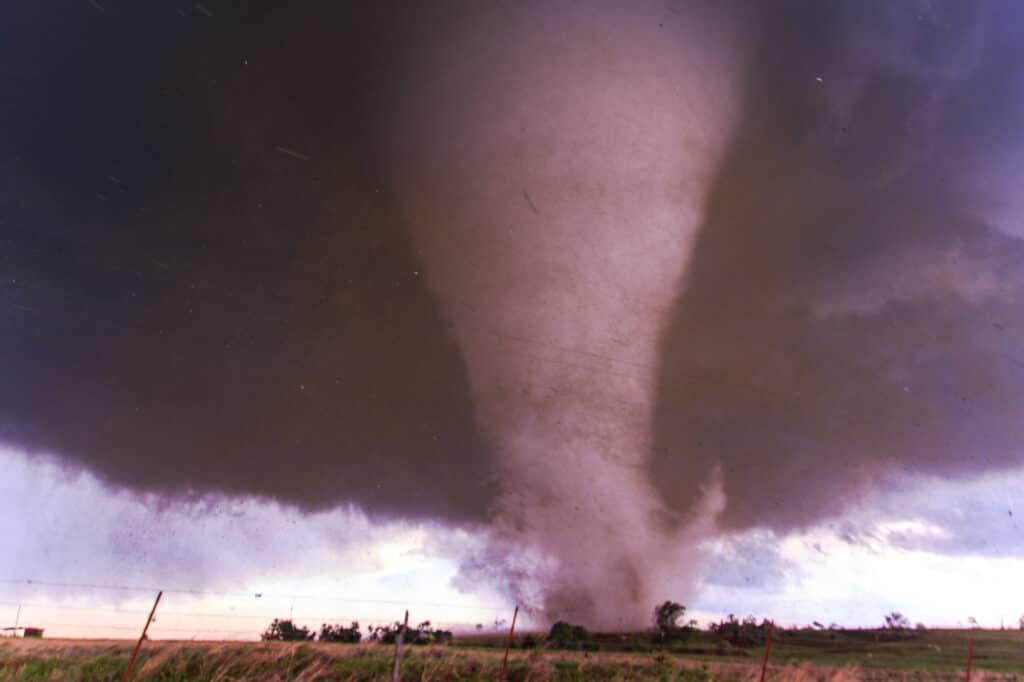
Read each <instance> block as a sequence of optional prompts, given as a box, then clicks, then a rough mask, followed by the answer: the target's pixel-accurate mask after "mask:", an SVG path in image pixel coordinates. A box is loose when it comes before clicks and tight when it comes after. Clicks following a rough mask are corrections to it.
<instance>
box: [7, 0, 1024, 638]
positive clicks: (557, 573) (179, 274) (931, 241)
mask: <svg viewBox="0 0 1024 682" xmlns="http://www.w3.org/2000/svg"><path fill="white" fill-rule="evenodd" d="M346 5H347V6H345V7H333V8H328V7H324V6H323V5H322V4H321V3H314V2H301V1H300V2H294V3H272V2H262V1H257V2H250V3H245V4H235V3H229V2H222V1H214V0H209V1H207V2H202V3H195V4H191V3H182V2H156V3H149V4H147V5H146V6H144V7H143V6H136V5H134V4H132V3H127V2H116V1H114V0H106V1H104V0H96V1H94V2H88V1H84V2H71V1H68V2H65V3H63V4H60V5H49V6H46V7H43V6H36V5H24V6H18V5H12V6H9V7H4V8H3V9H2V10H0V26H2V27H3V28H0V59H2V60H3V63H6V64H17V65H19V67H18V68H16V69H14V70H12V71H11V73H10V74H9V76H8V78H7V79H6V80H5V82H4V83H3V85H0V100H2V102H3V106H2V107H0V126H2V129H3V130H5V131H6V132H7V133H8V134H7V135H5V136H2V139H0V275H2V276H0V283H2V284H0V370H2V375H3V381H0V463H2V469H0V471H2V472H3V479H2V482H0V486H2V488H3V491H4V496H3V501H2V502H0V505H2V507H0V510H2V513H0V517H2V521H0V524H2V526H0V527H2V528H3V529H4V533H3V536H2V537H3V539H2V542H3V552H2V553H0V602H3V606H2V607H3V608H6V609H8V610H10V609H12V608H13V609H14V610H15V613H17V604H20V603H22V602H26V603H27V602H29V601H31V602H32V604H33V605H34V606H32V607H31V608H38V609H41V608H43V606H42V605H46V604H49V605H51V606H53V605H55V604H57V605H60V604H63V606H62V607H61V608H69V609H70V607H74V608H76V609H83V610H82V611H81V613H83V614H85V615H86V616H88V618H89V622H90V623H93V624H95V623H97V622H103V623H105V624H106V625H107V626H109V627H115V626H116V627H122V625H119V624H118V623H120V621H116V618H115V616H116V617H120V616H123V615H127V614H124V613H120V614H119V613H118V610H120V611H126V610H127V611H130V612H132V615H137V614H135V612H137V611H139V610H141V611H143V612H144V611H145V608H146V607H145V604H144V602H145V601H146V600H147V599H149V597H148V596H139V595H136V593H135V592H130V594H131V599H132V600H134V601H132V602H131V603H126V602H125V601H124V598H125V595H126V594H129V591H127V590H125V589H124V588H126V587H131V588H135V587H139V588H144V589H141V592H142V593H144V594H148V593H152V592H153V588H157V589H159V588H166V589H168V590H170V591H169V592H168V596H169V597H170V598H172V599H176V600H178V601H179V602H180V603H179V604H178V605H177V606H176V608H177V609H178V611H179V612H180V614H181V615H180V617H181V618H183V619H185V620H186V621H187V623H184V621H183V624H181V625H180V628H181V630H171V629H169V630H167V633H168V635H170V633H172V632H181V631H184V630H188V629H190V628H191V629H196V628H197V626H196V623H197V622H212V621H216V619H217V618H221V617H222V616H214V615H210V614H225V613H230V614H232V615H231V618H228V617H227V616H223V618H222V620H223V622H218V627H222V628H225V630H224V633H227V632H228V631H232V633H234V634H236V635H237V634H238V633H240V632H249V631H250V628H248V627H241V626H240V625H239V620H238V617H239V616H240V615H247V616H251V617H252V619H253V620H255V621H258V620H259V619H260V618H265V617H266V616H267V615H268V613H269V612H270V611H274V612H277V611H280V610H282V609H283V608H284V604H285V602H287V604H288V610H289V612H291V613H292V614H293V615H295V614H299V615H295V617H296V618H300V617H302V618H306V617H308V618H312V619H313V620H316V618H314V616H325V615H330V616H331V617H334V616H338V617H344V618H346V619H348V618H349V616H348V615H346V614H351V616H352V618H356V617H358V618H360V619H362V620H367V619H371V620H386V619H393V618H397V617H398V615H399V614H393V615H389V614H390V613H391V611H399V610H401V609H400V607H399V606H397V605H396V604H394V602H407V603H409V604H415V603H420V604H431V605H433V606H430V607H428V608H429V610H430V612H431V614H432V615H431V616H430V617H432V618H433V619H434V620H435V621H438V622H447V623H453V624H454V623H461V624H464V625H467V624H468V625H471V626H472V625H475V624H477V623H481V624H485V625H486V624H490V626H492V627H493V624H494V622H495V621H496V620H497V621H498V622H500V621H501V619H502V618H507V617H508V613H509V611H510V609H511V607H512V606H513V605H514V604H520V605H522V606H523V607H524V609H525V612H526V614H527V619H528V622H531V623H534V624H535V625H536V626H538V627H543V626H544V625H545V624H547V623H549V622H551V621H553V620H555V619H558V618H567V619H571V620H575V621H581V622H585V623H587V624H588V625H590V626H591V627H595V628H617V627H619V628H621V627H638V626H643V625H645V624H647V622H648V621H649V620H650V614H651V610H652V608H653V605H654V604H655V603H656V602H658V601H661V600H663V599H666V598H673V599H676V600H678V601H682V602H684V603H686V604H687V605H689V606H690V607H691V610H693V612H694V613H697V614H698V615H700V616H701V617H706V618H710V617H714V616H715V615H716V614H717V615H719V616H720V615H721V614H725V613H730V612H733V613H737V614H746V613H751V612H752V613H757V614H758V615H764V616H770V617H775V618H777V619H778V620H780V621H782V622H794V623H797V622H799V623H803V622H807V621H810V620H819V621H823V622H824V621H829V622H833V621H834V622H839V623H846V624H853V625H873V624H877V623H878V622H880V619H881V615H882V614H883V613H885V612H887V611H889V610H892V609H899V610H902V611H904V612H905V613H907V614H908V616H909V617H910V618H911V619H913V620H921V621H922V622H926V623H928V624H936V625H957V624H962V623H966V622H967V620H966V619H967V618H968V617H972V618H976V619H977V620H978V621H979V622H981V623H984V624H987V625H998V624H999V622H1000V620H1001V619H1005V621H1006V622H1007V623H1012V624H1016V619H1017V617H1018V616H1019V615H1020V613H1024V595H1022V594H1020V589H1019V588H1018V587H1016V586H1015V585H1014V582H1013V580H1012V576H1013V575H1014V572H1015V571H1019V569H1020V568H1021V564H1022V562H1024V543H1022V540H1021V536H1020V531H1019V528H1018V525H1017V517H1016V516H1015V514H1017V509H1016V508H1015V506H1014V505H1015V501H1016V500H1018V499H1020V493H1021V492H1022V491H1024V485H1022V481H1024V453H1022V452H1021V449H1020V443H1021V440H1022V436H1024V420H1022V419H1020V413H1021V408H1022V407H1024V349H1022V341H1024V336H1022V333H1024V317H1022V315H1021V310H1024V308H1022V307H1021V306H1020V304H1019V298H1020V295H1021V289H1022V287H1024V268H1022V266H1021V261H1022V257H1024V242H1022V239H1024V227H1022V224H1021V221H1020V218H1019V211H1018V208H1019V206H1018V204H1019V199H1018V192H1017V191H1016V189H1017V187H1018V186H1019V184H1020V182H1019V180H1020V178H1019V173H1020V170H1019V169H1020V167H1021V165H1020V163H1019V162H1018V161H1019V160H1021V159H1022V158H1024V144H1022V142H1024V140H1022V139H1021V135H1020V133H1019V132H1018V130H1017V128H1018V126H1017V125H1016V122H1017V121H1019V120H1020V114H1021V113H1022V111H1021V110H1022V108H1024V87H1022V85H1024V84H1022V83H1021V76H1020V74H1019V70H1018V69H1016V68H1015V64H1017V63H1019V60H1020V58H1021V56H1022V55H1021V54H1020V52H1021V51H1022V50H1024V47H1022V43H1021V41H1019V40H1018V36H1017V35H1016V34H1017V31H1016V30H1015V26H1017V25H1019V21H1020V19H1021V18H1022V17H1021V16H1020V15H1021V13H1022V11H1024V10H1021V8H1020V6H1019V5H1018V4H1016V3H1013V2H1009V1H1005V2H989V3H984V4H980V3H979V4H974V3H957V2H941V1H926V0H915V1H911V2H905V3H899V4H893V3H882V2H835V3H827V4H823V3H813V2H798V1H795V0H793V1H786V2H778V3H772V4H753V3H745V2H739V1H737V2H714V3H711V2H703V1H699V0H689V1H681V2H668V1H663V0H643V1H641V2H635V3H619V2H613V1H611V0H591V1H590V2H571V1H570V0H560V1H558V2H521V3H506V2H498V1H495V2H488V3H477V2H457V1H454V0H451V1H445V2H439V3H430V4H424V5H414V6H410V5H409V4H408V3H388V2H384V3H372V4H371V3H365V4H360V3H346ZM26 580H32V581H35V583H34V584H33V585H28V584H27V583H25V581H26ZM4 581H6V582H4ZM72 585H77V586H78V587H71V586H72ZM98 585H103V586H114V587H117V588H118V589H116V590H111V589H100V588H99V587H96V586H98ZM257 593H259V594H261V595H266V596H265V597H259V598H257V597H255V596H252V598H251V600H250V599H249V597H248V595H250V594H251V595H255V594H257ZM936 593H941V594H942V595H943V599H942V600H941V601H937V600H936V598H935V594H936ZM240 595H246V596H245V598H244V599H242V601H241V602H238V599H239V598H240V597H239V596H240ZM296 595H298V596H305V597H312V596H316V597H318V598H319V599H322V600H324V602H325V603H331V604H334V603H335V602H333V601H331V600H341V601H340V602H339V603H341V604H342V605H343V606H344V608H340V607H339V610H338V612H334V611H332V612H331V613H323V612H322V611H323V609H320V608H316V609H313V608H312V607H310V609H311V610H306V611H302V608H306V607H307V606H309V604H308V602H309V601H310V600H308V599H306V600H305V601H303V600H301V599H300V600H298V601H300V602H301V603H300V604H299V605H296V604H294V603H293V602H294V601H296V600H295V599H294V597H295V596H296ZM354 595H359V597H360V598H362V599H363V600H365V601H363V602H356V601H355V600H354ZM271 598H273V599H274V600H278V601H275V602H273V604H271ZM232 600H235V601H232ZM258 600H263V601H259V603H257V601H258ZM346 600H347V601H346ZM235 602H238V603H235ZM242 602H244V604H242ZM319 606H320V604H319V603H318V604H317V607H319ZM384 606H387V607H388V608H387V609H384V608H381V607H384ZM392 607H394V608H392ZM23 608H25V609H28V608H29V607H23ZM238 609H241V610H243V611H245V613H244V614H237V613H236V611H237V610H238ZM268 609H269V610H268ZM297 609H298V610H297ZM385 611H386V612H387V613H385ZM4 613H6V612H5V611H2V610H0V618H3V619H6V618H9V617H10V616H7V615H3V614H4ZM74 613H76V612H75V611H60V610H59V609H54V610H53V611H52V613H51V615H45V614H43V613H39V614H38V615H35V614H33V613H31V612H27V613H26V617H29V616H32V617H34V618H36V619H38V620H47V621H48V622H52V623H57V622H58V621H59V620H60V619H61V618H63V619H65V620H64V621H63V622H66V623H71V622H73V621H71V620H68V617H69V614H72V615H73V614H74ZM200 613H204V614H207V615H205V616H203V615H197V614H200ZM279 615H280V614H279ZM19 617H20V616H19ZM203 618H207V621H203V620H202V619H203ZM232 618H234V619H235V620H231V619H232ZM414 618H415V617H414ZM97 619H98V620H97ZM103 619H107V620H103ZM189 619H191V620H189ZM115 621H116V622H115ZM61 627H63V626H61ZM67 627H71V626H67ZM125 627H127V626H125ZM133 627H134V626H133ZM165 627H168V628H171V627H172V626H171V625H166V624H165ZM173 627H179V626H173ZM72 629H73V628H72ZM202 632H209V631H202ZM74 634H81V628H79V630H76V631H75V632H74Z"/></svg>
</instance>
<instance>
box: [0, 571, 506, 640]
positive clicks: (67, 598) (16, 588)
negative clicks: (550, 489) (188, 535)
mask: <svg viewBox="0 0 1024 682" xmlns="http://www.w3.org/2000/svg"><path fill="white" fill-rule="evenodd" d="M161 590H162V591H163V599H162V601H161V603H160V608H159V610H158V611H157V612H156V617H155V618H154V620H153V624H152V625H151V626H150V628H149V634H148V637H149V638H150V639H154V640H155V639H161V640H197V641H198V640H215V641H239V642H245V641H257V640H259V639H260V635H261V633H262V632H263V631H264V630H266V628H267V627H268V626H269V625H270V623H271V622H272V621H273V620H274V619H287V620H291V621H293V622H294V623H295V624H296V625H298V626H301V627H308V628H309V629H310V631H311V632H316V631H318V630H319V628H320V626H321V624H324V623H327V624H344V625H348V624H349V623H351V622H358V623H359V624H360V625H361V626H362V629H363V632H366V630H367V626H369V625H384V624H391V623H394V622H396V621H399V620H401V617H402V613H403V611H404V610H405V609H409V610H410V612H411V614H413V615H412V618H413V622H422V621H427V620H429V621H430V622H431V624H432V625H433V626H434V627H439V628H443V629H447V630H453V631H456V632H485V633H498V632H503V631H504V630H505V628H506V625H507V619H508V618H510V617H511V614H512V611H513V608H514V607H513V606H505V605H496V604H488V605H475V604H466V603H461V604H459V603H451V602H443V601H418V600H399V599H374V598H370V597H366V596H360V595H339V594H314V593H302V594H290V593H285V592H264V591H250V590H241V589H240V590H233V591H217V590H191V589H173V588H170V589H164V588H161V587H158V586H148V585H120V584H93V583H72V582H60V581H45V580H30V579H0V633H2V634H9V635H13V634H15V633H17V632H18V631H22V632H23V631H24V629H25V628H39V629H42V630H43V631H44V632H45V636H46V637H47V638H74V639H132V638H134V637H137V636H138V633H139V632H140V630H141V629H142V625H143V623H144V621H145V619H146V616H147V615H148V613H149V609H150V607H151V604H152V600H153V597H154V596H155V595H156V594H157V592H159V591H161ZM436 615H440V616H441V617H440V618H437V617H432V616H436ZM11 628H17V630H14V629H11Z"/></svg>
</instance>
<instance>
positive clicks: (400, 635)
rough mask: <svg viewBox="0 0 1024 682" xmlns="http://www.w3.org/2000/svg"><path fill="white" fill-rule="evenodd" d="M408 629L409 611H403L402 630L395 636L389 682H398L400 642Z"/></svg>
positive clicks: (400, 664) (400, 656)
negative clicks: (393, 656)
mask: <svg viewBox="0 0 1024 682" xmlns="http://www.w3.org/2000/svg"><path fill="white" fill-rule="evenodd" d="M408 627H409V610H408V609H406V610H405V622H404V623H403V624H402V629H401V630H399V631H398V634H397V635H395V667H394V668H393V669H392V670H391V682H400V679H401V675H400V671H401V667H402V640H403V639H405V631H406V629H407V628H408Z"/></svg>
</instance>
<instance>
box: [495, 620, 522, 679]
mask: <svg viewBox="0 0 1024 682" xmlns="http://www.w3.org/2000/svg"><path fill="white" fill-rule="evenodd" d="M518 615H519V604H516V610H515V611H513V612H512V627H510V628H509V629H508V641H507V642H506V643H505V659H504V660H503V661H502V662H501V677H500V678H499V679H500V680H501V682H505V669H506V668H507V667H508V650H509V649H511V648H512V633H514V632H515V631H516V616H518Z"/></svg>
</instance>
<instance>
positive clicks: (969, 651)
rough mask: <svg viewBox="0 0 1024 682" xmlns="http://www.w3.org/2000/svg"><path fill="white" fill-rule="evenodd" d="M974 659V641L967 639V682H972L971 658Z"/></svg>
mask: <svg viewBox="0 0 1024 682" xmlns="http://www.w3.org/2000/svg"><path fill="white" fill-rule="evenodd" d="M973 657H974V639H972V638H971V637H968V638H967V678H966V679H967V682H971V658H973Z"/></svg>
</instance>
